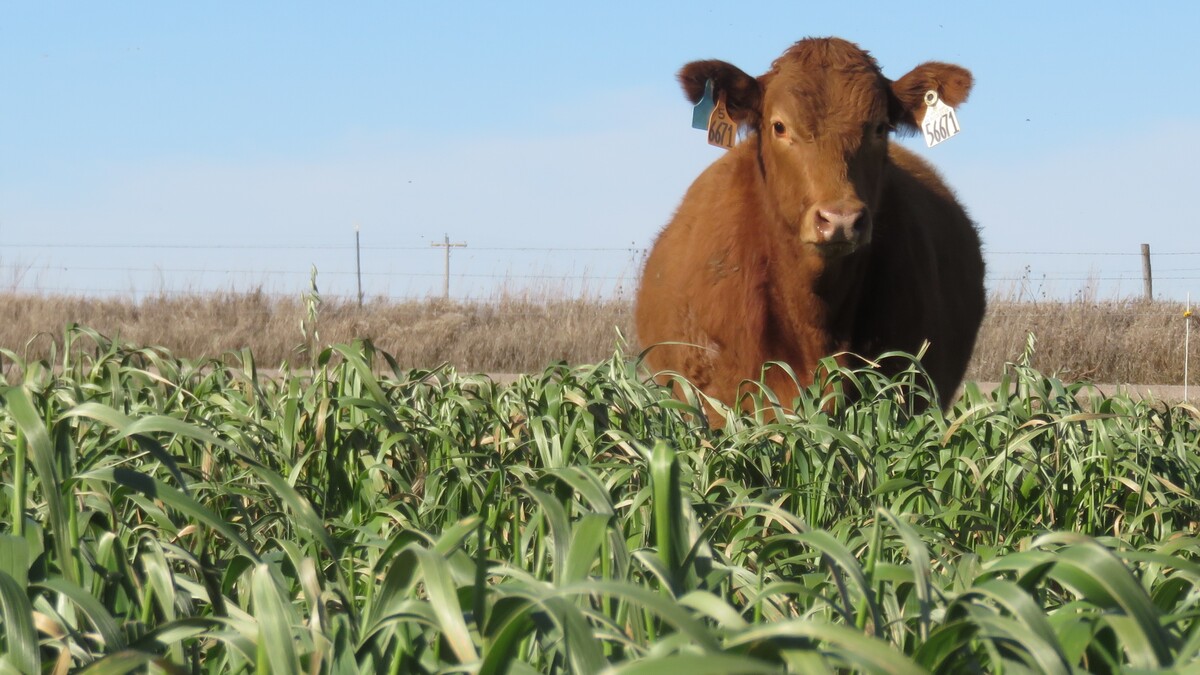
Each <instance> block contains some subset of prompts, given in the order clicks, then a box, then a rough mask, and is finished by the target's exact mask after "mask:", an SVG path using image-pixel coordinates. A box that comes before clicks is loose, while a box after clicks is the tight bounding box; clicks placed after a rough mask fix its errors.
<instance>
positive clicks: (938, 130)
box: [921, 90, 962, 148]
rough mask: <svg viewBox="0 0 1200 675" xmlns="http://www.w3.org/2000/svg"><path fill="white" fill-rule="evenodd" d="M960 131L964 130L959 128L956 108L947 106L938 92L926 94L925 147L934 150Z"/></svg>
mask: <svg viewBox="0 0 1200 675" xmlns="http://www.w3.org/2000/svg"><path fill="white" fill-rule="evenodd" d="M959 131H962V128H961V127H959V126H958V115H955V114H954V108H951V107H950V106H948V105H946V102H945V101H943V100H942V99H941V97H939V96H938V95H937V92H936V91H933V90H930V91H927V92H925V117H924V118H923V119H922V120H921V133H922V134H923V135H924V136H925V145H927V146H928V147H931V148H932V147H933V146H935V145H937V144H938V143H941V142H942V141H944V140H946V139H947V138H950V137H951V136H954V135H956V134H957V133H958V132H959Z"/></svg>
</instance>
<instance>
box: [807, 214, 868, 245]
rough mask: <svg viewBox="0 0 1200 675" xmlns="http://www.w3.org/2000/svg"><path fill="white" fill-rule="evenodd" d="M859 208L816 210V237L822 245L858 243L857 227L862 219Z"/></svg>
mask: <svg viewBox="0 0 1200 675" xmlns="http://www.w3.org/2000/svg"><path fill="white" fill-rule="evenodd" d="M862 216H863V210H862V209H861V208H848V207H830V208H821V209H817V214H816V225H817V235H818V236H819V237H820V239H821V242H822V243H826V244H836V243H841V242H846V243H854V242H856V241H858V235H859V233H858V232H857V227H858V222H859V221H860V220H861V219H862Z"/></svg>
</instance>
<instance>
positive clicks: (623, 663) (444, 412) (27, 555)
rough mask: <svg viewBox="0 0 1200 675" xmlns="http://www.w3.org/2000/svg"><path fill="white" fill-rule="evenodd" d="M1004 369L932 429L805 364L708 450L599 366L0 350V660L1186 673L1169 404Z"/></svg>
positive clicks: (1192, 570) (373, 356) (922, 419)
mask: <svg viewBox="0 0 1200 675" xmlns="http://www.w3.org/2000/svg"><path fill="white" fill-rule="evenodd" d="M1031 350H1032V347H1030V348H1029V349H1027V354H1026V356H1025V358H1024V359H1023V362H1024V364H1022V363H1017V364H1010V365H1009V366H1007V367H1006V368H1005V370H1004V375H1003V378H1002V382H1001V386H1000V388H998V389H997V390H996V391H995V392H993V393H989V394H983V393H981V392H980V391H979V389H978V388H975V387H973V386H968V387H967V389H966V393H965V394H964V396H963V397H962V398H961V400H959V401H958V402H957V403H956V404H955V405H954V406H953V407H952V408H951V409H950V410H949V411H947V412H945V413H943V412H941V411H940V410H938V409H937V406H936V405H935V406H933V408H934V409H933V410H931V411H926V412H914V410H917V409H919V408H921V407H923V406H920V405H919V404H920V403H921V400H922V397H923V396H924V395H923V394H922V393H921V391H920V390H919V389H916V390H914V389H912V388H911V386H910V385H912V384H913V383H917V384H918V385H919V383H920V381H921V373H920V370H919V366H918V365H916V364H915V363H913V364H912V366H911V367H910V368H909V370H908V372H907V373H905V374H904V375H903V376H901V377H900V378H898V379H897V380H896V381H887V380H884V379H882V378H881V377H880V376H879V375H877V374H876V373H874V372H873V371H870V370H863V371H855V372H844V371H839V370H837V369H836V368H835V367H833V366H832V365H831V366H829V369H830V371H831V372H828V373H825V375H824V377H823V378H822V381H821V382H820V383H819V384H818V385H816V386H815V387H813V388H811V390H810V391H809V392H808V395H807V396H805V397H802V398H801V399H799V400H798V402H797V405H796V410H795V412H794V413H785V412H783V411H782V410H780V409H778V406H777V404H776V403H775V402H774V401H773V400H772V397H771V395H770V393H769V392H764V393H763V394H762V395H761V396H759V397H757V401H756V403H757V408H758V410H759V413H758V414H756V415H745V416H742V415H738V414H735V413H729V414H728V415H727V416H726V420H725V425H724V428H723V429H721V430H712V429H710V428H709V426H708V425H707V424H706V423H705V421H704V420H703V418H702V416H701V415H700V413H699V410H701V409H702V407H701V406H700V405H699V403H698V402H697V401H695V400H692V401H691V402H681V401H676V400H674V399H672V398H671V397H670V396H669V390H667V389H665V388H661V387H657V386H648V385H647V384H645V382H644V381H643V379H642V374H640V373H639V371H638V362H637V359H636V356H627V355H624V354H622V353H619V352H618V353H616V354H614V355H613V356H612V358H610V359H607V360H605V361H602V362H600V363H598V364H594V365H586V366H576V367H570V366H566V365H558V366H552V367H550V368H548V369H546V370H544V371H543V372H540V373H537V374H534V375H525V376H521V377H520V378H519V379H518V380H517V381H516V382H514V383H512V384H505V385H499V384H496V383H495V382H493V381H491V380H490V379H488V378H486V377H484V376H478V375H464V374H459V373H456V372H454V371H453V370H451V369H449V368H440V369H434V370H404V369H401V368H399V367H398V366H396V365H395V361H394V360H393V359H392V358H391V357H390V356H389V355H388V354H386V353H384V352H382V351H378V350H376V349H375V348H374V347H372V346H371V345H370V344H369V343H363V342H356V343H350V344H341V345H336V346H333V347H330V348H327V349H325V350H324V351H322V352H320V353H318V354H313V355H312V361H311V362H306V363H304V364H303V366H302V367H301V366H295V367H291V368H288V367H285V368H284V369H282V372H281V373H279V374H275V373H272V374H270V375H268V374H265V373H259V372H258V371H257V368H258V367H259V365H260V364H257V363H256V362H255V360H254V357H253V355H252V353H250V352H249V351H242V352H231V353H229V354H226V355H225V356H224V357H222V358H221V359H219V360H199V361H185V360H180V359H176V358H174V357H173V356H171V355H170V354H169V353H167V352H166V351H164V350H161V349H155V348H146V347H141V346H136V345H125V344H122V343H119V342H114V341H110V340H108V339H107V338H105V337H103V336H101V335H99V334H97V333H96V332H94V331H91V330H88V329H84V328H79V327H70V328H68V329H67V331H66V333H65V334H64V335H63V339H62V341H61V342H60V343H59V347H57V348H56V349H55V350H53V353H52V354H51V355H50V356H49V357H48V358H45V359H40V360H37V361H22V359H21V357H20V356H18V355H17V354H15V353H13V352H10V351H3V352H2V354H3V360H4V364H3V365H4V366H5V367H6V368H12V373H13V375H11V376H10V383H12V384H10V386H7V387H4V388H0V399H2V404H0V490H2V491H0V530H2V532H0V653H2V656H0V671H3V672H28V673H33V672H67V671H74V670H80V671H81V672H87V673H125V672H144V671H146V670H149V671H151V672H166V673H187V672H204V673H207V672H256V673H301V672H303V673H363V672H365V673H372V672H379V673H434V672H446V673H488V674H491V673H528V672H558V673H598V672H617V673H667V674H670V673H685V674H686V675H703V674H705V673H766V672H795V673H820V672H846V671H854V672H884V673H921V672H943V673H960V672H1008V673H1043V672H1044V673H1070V672H1100V673H1104V672H1139V673H1147V672H1188V671H1190V672H1200V540H1198V539H1197V538H1196V530H1197V522H1200V502H1198V500H1197V498H1196V495H1198V494H1200V451H1198V447H1200V413H1198V412H1197V410H1196V409H1195V408H1193V407H1191V406H1188V405H1177V406H1174V407H1167V406H1166V405H1164V404H1161V403H1154V402H1152V401H1143V400H1137V399H1133V398H1123V397H1122V398H1105V397H1102V396H1101V395H1100V394H1099V393H1096V392H1094V391H1092V390H1091V389H1089V388H1088V387H1087V386H1085V385H1081V384H1068V383H1063V382H1061V381H1059V380H1057V379H1054V378H1051V377H1047V376H1044V375H1042V374H1040V373H1039V372H1037V371H1035V370H1034V369H1032V368H1031V367H1029V366H1028V365H1025V364H1027V363H1028V361H1029V352H1030V351H1031ZM891 358H904V357H902V356H894V357H891ZM261 365H263V367H267V366H269V367H271V368H274V367H275V366H276V365H278V364H277V363H271V364H261ZM847 393H849V394H851V396H850V397H848V398H847V397H845V396H844V394H847ZM773 408H774V410H772V409H773Z"/></svg>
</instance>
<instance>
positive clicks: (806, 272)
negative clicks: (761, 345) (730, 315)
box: [768, 234, 866, 363]
mask: <svg viewBox="0 0 1200 675" xmlns="http://www.w3.org/2000/svg"><path fill="white" fill-rule="evenodd" d="M792 237H793V239H792V241H791V242H778V243H777V245H776V247H775V248H774V251H773V253H774V255H772V256H771V257H770V267H771V270H770V274H769V275H768V279H770V281H769V282H768V283H769V284H771V288H770V291H769V302H770V305H771V308H770V312H771V314H772V315H773V320H774V321H775V322H776V323H777V326H776V329H777V330H780V331H781V333H782V335H780V337H781V338H784V340H785V341H788V342H790V343H791V344H793V345H797V346H798V347H799V349H800V351H801V352H803V353H802V354H796V355H789V356H791V357H792V358H796V357H799V358H800V359H801V360H802V361H803V362H805V363H815V361H816V359H819V358H822V357H824V356H828V355H829V354H832V353H834V352H838V351H842V350H846V349H849V348H850V345H851V339H852V337H853V330H854V320H855V316H856V314H857V312H858V305H859V301H860V294H861V278H862V273H863V265H864V258H865V256H866V252H865V251H860V252H858V253H855V254H853V255H850V256H845V257H842V258H837V259H832V260H830V259H826V258H824V257H823V256H821V255H820V254H819V253H817V252H815V251H813V250H812V249H811V248H810V247H807V246H805V245H804V244H802V243H800V242H799V241H798V240H797V239H795V235H794V234H793V235H792ZM785 344H786V342H785ZM784 356H785V355H782V354H781V355H780V357H784Z"/></svg>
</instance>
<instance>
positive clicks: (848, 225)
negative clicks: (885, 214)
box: [805, 201, 871, 257]
mask: <svg viewBox="0 0 1200 675" xmlns="http://www.w3.org/2000/svg"><path fill="white" fill-rule="evenodd" d="M810 218H811V221H810V223H811V228H806V229H809V232H810V236H809V237H805V240H806V243H810V244H812V245H814V246H815V247H816V248H817V250H818V251H820V252H821V254H822V255H824V256H830V257H836V256H841V255H845V254H847V253H853V252H854V251H855V250H857V249H858V248H859V247H860V246H864V245H866V244H868V243H870V241H871V216H870V214H869V213H868V212H867V209H866V207H865V206H864V205H863V204H862V203H861V202H853V201H841V202H833V203H827V204H818V205H816V206H814V207H813V209H812V211H811V212H810Z"/></svg>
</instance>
